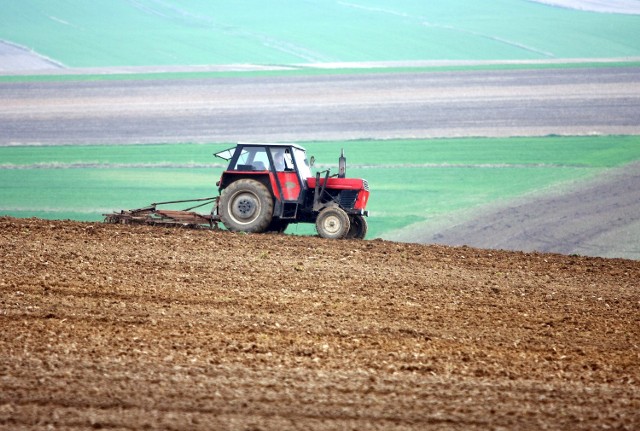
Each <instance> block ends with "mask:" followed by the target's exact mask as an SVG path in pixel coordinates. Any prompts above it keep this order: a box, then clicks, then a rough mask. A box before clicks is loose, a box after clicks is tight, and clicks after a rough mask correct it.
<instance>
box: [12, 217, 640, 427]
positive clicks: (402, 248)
mask: <svg viewBox="0 0 640 431" xmlns="http://www.w3.org/2000/svg"><path fill="white" fill-rule="evenodd" d="M0 256H1V257H2V265H1V266H0V327H1V328H2V331H1V332H0V429H7V430H9V429H11V430H13V429H48V428H51V429H58V428H61V429H86V428H111V429H206V430H208V429H233V430H266V429H277V430H286V429H300V430H306V429H316V430H332V429H380V430H404V429H420V430H423V429H442V428H446V429H505V428H506V429H524V428H529V429H531V428H535V429H574V430H575V429H596V428H598V429H601V428H606V427H611V428H614V429H629V430H631V429H639V428H640V347H639V346H640V311H639V310H640V291H639V290H638V284H639V282H638V280H640V262H638V261H631V260H621V259H601V258H586V257H577V256H562V255H555V254H540V253H530V254H526V253H517V252H503V251H487V250H479V249H472V248H467V247H460V248H451V247H446V246H424V245H416V244H400V243H393V242H387V241H380V240H374V241H328V240H323V239H320V238H311V237H294V236H287V235H240V234H232V233H229V232H213V231H194V230H183V229H167V228H153V227H147V226H119V225H106V224H90V223H79V222H70V221H43V220H37V219H29V220H21V219H13V218H0Z"/></svg>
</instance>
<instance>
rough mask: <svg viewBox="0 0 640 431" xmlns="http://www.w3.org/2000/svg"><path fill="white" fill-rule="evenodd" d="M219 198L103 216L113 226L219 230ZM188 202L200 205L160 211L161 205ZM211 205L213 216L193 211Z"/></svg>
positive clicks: (153, 206)
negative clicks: (145, 225)
mask: <svg viewBox="0 0 640 431" xmlns="http://www.w3.org/2000/svg"><path fill="white" fill-rule="evenodd" d="M218 198H219V196H215V197H208V198H201V199H186V200H179V201H167V202H156V203H152V204H150V205H148V206H146V207H143V208H137V209H133V210H121V211H120V212H113V213H109V214H103V216H104V217H105V219H104V221H105V223H113V224H147V225H165V226H179V227H187V228H193V229H218V222H219V221H220V218H219V217H218V215H217V214H216V213H215V211H216V208H217V201H218ZM187 202H198V204H197V205H194V206H191V207H189V208H185V209H183V210H170V209H158V206H161V205H174V204H180V203H187ZM209 204H213V208H212V210H211V214H200V213H197V212H195V211H193V210H194V209H196V208H200V207H203V206H206V205H209Z"/></svg>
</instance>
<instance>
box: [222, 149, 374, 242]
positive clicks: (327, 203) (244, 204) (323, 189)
mask: <svg viewBox="0 0 640 431" xmlns="http://www.w3.org/2000/svg"><path fill="white" fill-rule="evenodd" d="M215 155H216V157H219V158H221V159H223V160H226V161H228V163H229V164H228V166H227V169H226V170H225V171H224V172H223V173H222V176H221V178H220V181H218V183H217V185H218V188H219V192H220V199H219V200H218V205H217V206H216V207H215V208H214V211H217V214H219V217H220V219H221V221H222V223H223V224H224V225H225V227H226V228H227V229H229V230H232V231H244V232H264V231H279V232H283V231H284V230H285V229H286V227H287V226H288V225H289V224H290V223H315V224H316V229H317V230H318V233H319V234H320V236H322V237H325V238H364V236H365V235H366V231H367V224H366V220H365V218H364V217H365V216H367V215H368V212H367V211H366V210H365V208H366V204H367V200H368V198H369V187H368V184H367V182H366V180H362V179H350V178H346V159H345V158H344V155H341V157H340V160H339V173H338V174H337V175H334V176H331V175H330V172H329V170H326V171H324V173H325V175H324V177H321V173H320V172H318V173H317V174H316V175H315V176H314V175H312V173H311V168H310V164H309V161H308V159H307V155H306V151H305V149H304V148H303V147H301V146H299V145H296V144H271V143H268V144H267V143H261V144H258V143H250V144H249V143H240V144H238V145H237V146H236V147H234V148H229V149H227V150H224V151H221V152H218V153H216V154H215Z"/></svg>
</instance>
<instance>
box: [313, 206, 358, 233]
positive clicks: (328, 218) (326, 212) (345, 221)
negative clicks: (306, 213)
mask: <svg viewBox="0 0 640 431" xmlns="http://www.w3.org/2000/svg"><path fill="white" fill-rule="evenodd" d="M350 227H351V223H350V222H349V216H348V215H347V213H346V212H344V210H343V209H341V208H338V207H329V208H325V209H323V210H322V211H320V214H318V218H317V219H316V230H317V231H318V234H319V235H320V236H321V237H323V238H327V239H342V238H345V237H346V236H347V233H349V228H350Z"/></svg>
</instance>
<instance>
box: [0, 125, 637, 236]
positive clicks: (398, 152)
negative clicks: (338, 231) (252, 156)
mask: <svg viewBox="0 0 640 431" xmlns="http://www.w3.org/2000/svg"><path fill="white" fill-rule="evenodd" d="M232 145H233V144H181V145H125V146H80V147H78V146H54V147H30V146H21V147H0V202H1V204H0V214H2V215H12V216H18V217H31V216H37V217H42V218H55V219H64V218H71V219H77V220H101V219H102V217H101V214H102V213H103V212H109V211H113V210H119V209H130V208H138V207H141V206H144V205H146V204H149V203H152V202H159V201H165V200H174V199H182V198H199V197H206V196H214V195H216V194H217V190H216V187H215V182H216V181H217V180H218V178H219V176H220V174H221V172H222V170H223V165H222V164H221V162H222V161H221V160H220V159H215V158H214V157H213V155H212V154H213V153H214V152H216V151H219V150H222V149H225V148H228V147H229V146H232ZM304 146H305V147H306V148H307V150H308V152H309V154H313V155H315V157H316V159H317V166H316V167H315V168H316V169H325V168H326V167H332V168H334V169H333V170H334V172H335V167H336V164H337V157H338V154H339V153H340V149H341V148H344V149H345V153H346V155H347V160H348V164H349V166H348V171H347V173H348V175H349V176H351V177H362V178H366V179H367V180H368V181H369V184H370V186H371V190H372V191H371V199H370V204H369V208H368V209H369V210H370V211H371V217H370V219H369V225H370V235H369V238H374V237H379V236H384V235H385V233H388V232H391V231H393V230H394V229H397V228H401V227H403V226H407V225H409V224H411V223H415V222H419V221H428V220H431V219H433V218H436V217H438V216H440V215H443V214H446V213H450V212H454V211H458V210H464V209H469V208H474V207H478V206H481V205H484V204H487V203H491V202H498V201H504V200H507V199H510V198H515V197H518V196H522V195H523V194H526V193H533V192H537V191H540V190H544V189H545V188H547V187H552V186H554V185H558V184H561V183H562V182H565V181H571V180H576V179H581V178H588V177H591V176H593V175H596V174H599V173H602V172H603V171H604V170H606V169H610V168H614V167H617V166H620V165H623V164H625V163H628V162H631V161H634V160H640V137H636V136H613V137H612V136H608V137H602V136H591V137H553V136H552V137H544V138H509V139H493V138H483V139H475V138H465V139H437V140H415V141H414V140H399V141H349V142H307V143H304ZM408 160H410V161H411V162H408ZM202 211H203V212H207V211H208V208H205V209H203V210H202ZM288 232H290V233H299V234H310V233H313V232H314V230H313V228H312V227H311V226H308V225H299V226H292V227H290V228H289V230H288Z"/></svg>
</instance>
